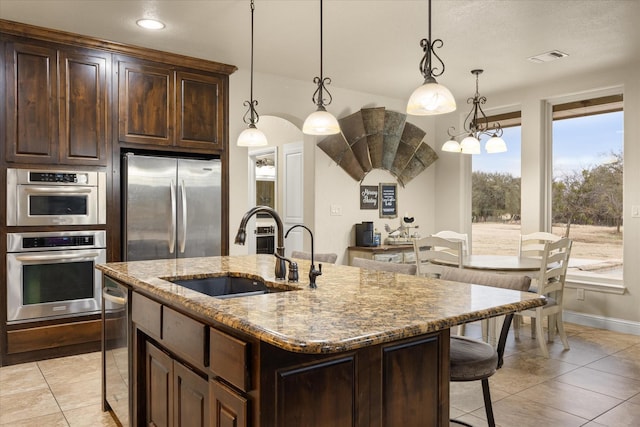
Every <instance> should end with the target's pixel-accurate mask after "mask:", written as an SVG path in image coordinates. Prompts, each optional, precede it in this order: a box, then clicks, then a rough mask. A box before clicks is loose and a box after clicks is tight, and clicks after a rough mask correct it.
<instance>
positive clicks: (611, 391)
mask: <svg viewBox="0 0 640 427" xmlns="http://www.w3.org/2000/svg"><path fill="white" fill-rule="evenodd" d="M566 329H567V333H568V334H569V344H570V345H571V350H570V351H564V350H563V348H562V344H561V343H560V342H559V340H556V342H555V343H553V344H550V353H551V357H550V358H549V359H545V358H544V357H542V356H541V355H540V353H539V350H538V348H537V344H536V341H535V340H534V339H531V337H530V335H529V332H528V331H529V328H528V325H524V327H523V328H522V330H521V334H520V339H519V340H515V339H514V338H513V336H512V334H511V335H510V337H509V340H508V345H507V350H506V352H505V364H504V367H503V368H502V369H500V370H499V371H498V372H497V373H496V374H495V375H494V376H493V377H492V378H491V380H490V384H491V392H492V399H493V402H494V403H493V407H494V412H495V418H496V422H497V424H498V425H499V426H502V427H513V426H517V427H528V426H532V427H533V426H535V427H539V426H545V427H553V426H559V427H571V426H587V427H600V426H611V427H620V426H639V425H640V336H634V335H625V334H620V333H616V332H611V331H605V330H601V329H593V328H587V327H584V326H578V325H572V324H566ZM467 330H468V332H467V334H468V335H471V336H473V335H476V334H479V333H480V330H479V328H478V327H476V325H470V327H468V328H467ZM100 387H101V385H100V353H90V354H84V355H78V356H70V357H63V358H59V359H51V360H43V361H40V362H34V363H25V364H21V365H14V366H7V367H3V368H0V427H5V426H11V427H26V426H38V427H40V426H47V427H49V426H51V427H54V426H72V427H75V426H91V427H94V426H115V425H116V424H115V423H114V422H113V420H112V419H111V418H110V416H109V415H108V414H106V413H103V412H102V410H101V404H100ZM451 416H452V417H454V418H459V419H461V420H464V421H466V422H468V423H470V424H472V425H474V426H477V427H482V426H486V425H487V423H486V419H485V412H484V406H483V402H482V390H481V386H480V383H479V382H472V383H452V384H451ZM453 425H455V424H452V426H453Z"/></svg>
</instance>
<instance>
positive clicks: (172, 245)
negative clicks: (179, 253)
mask: <svg viewBox="0 0 640 427" xmlns="http://www.w3.org/2000/svg"><path fill="white" fill-rule="evenodd" d="M169 191H170V193H171V222H170V224H169V253H170V254H172V253H173V251H175V249H176V210H177V206H176V184H175V183H174V182H173V180H171V186H170V190H169Z"/></svg>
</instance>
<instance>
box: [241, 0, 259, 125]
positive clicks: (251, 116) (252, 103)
mask: <svg viewBox="0 0 640 427" xmlns="http://www.w3.org/2000/svg"><path fill="white" fill-rule="evenodd" d="M254 10H255V5H254V3H253V0H251V76H250V77H249V100H248V101H244V104H243V105H244V106H245V107H248V110H247V112H246V113H245V114H244V117H242V121H243V122H245V123H246V124H248V125H249V126H250V127H251V126H252V127H255V124H256V123H258V120H260V116H259V115H258V112H257V111H256V105H258V101H257V100H255V99H253V11H254ZM247 116H248V117H247Z"/></svg>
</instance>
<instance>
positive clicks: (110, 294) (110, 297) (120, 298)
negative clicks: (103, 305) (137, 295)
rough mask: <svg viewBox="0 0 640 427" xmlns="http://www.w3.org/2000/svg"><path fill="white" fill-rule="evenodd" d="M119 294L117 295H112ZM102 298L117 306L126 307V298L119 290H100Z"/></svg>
mask: <svg viewBox="0 0 640 427" xmlns="http://www.w3.org/2000/svg"><path fill="white" fill-rule="evenodd" d="M114 294H119V295H114ZM102 298H104V299H105V300H106V301H109V302H112V303H114V304H118V305H127V296H126V294H125V293H124V292H122V291H120V290H119V289H113V288H102Z"/></svg>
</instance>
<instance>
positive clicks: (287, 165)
mask: <svg viewBox="0 0 640 427" xmlns="http://www.w3.org/2000/svg"><path fill="white" fill-rule="evenodd" d="M282 154H283V163H284V167H283V199H282V206H283V212H282V214H283V217H282V221H283V223H284V229H285V232H286V231H287V230H288V229H289V228H291V227H292V226H294V225H296V224H304V148H303V145H302V141H300V142H292V143H289V144H285V145H284V146H283V150H282ZM305 232H306V231H305V230H304V229H303V228H300V227H298V228H296V229H295V230H292V231H291V233H289V237H287V239H286V241H285V245H284V247H285V249H286V251H285V256H290V255H291V251H302V250H304V246H303V239H304V234H303V233H305Z"/></svg>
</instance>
